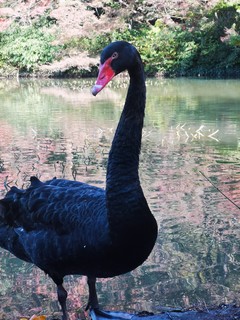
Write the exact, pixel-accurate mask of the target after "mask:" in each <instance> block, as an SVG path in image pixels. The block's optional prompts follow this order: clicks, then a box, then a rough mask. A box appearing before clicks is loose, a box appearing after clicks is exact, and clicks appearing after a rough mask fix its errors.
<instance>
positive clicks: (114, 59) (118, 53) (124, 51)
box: [92, 41, 140, 96]
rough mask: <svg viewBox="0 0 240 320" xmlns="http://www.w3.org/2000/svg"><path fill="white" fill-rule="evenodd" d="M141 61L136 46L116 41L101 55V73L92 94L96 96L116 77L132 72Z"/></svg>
mask: <svg viewBox="0 0 240 320" xmlns="http://www.w3.org/2000/svg"><path fill="white" fill-rule="evenodd" d="M138 59H140V56H139V53H138V51H137V50H136V48H135V47H134V46H132V45H131V44H130V43H128V42H126V41H116V42H112V43H110V44H109V45H108V46H107V47H105V48H104V49H103V51H102V53H101V58H100V66H99V73H98V77H97V81H96V83H95V85H94V86H93V87H92V94H93V95H94V96H96V95H97V94H98V93H99V92H100V91H101V90H102V89H103V88H104V87H105V86H106V85H107V84H108V82H109V81H111V80H112V78H113V77H114V76H116V75H117V74H119V73H121V72H123V71H124V70H130V69H131V68H132V67H133V66H134V65H135V63H136V61H137V60H138Z"/></svg>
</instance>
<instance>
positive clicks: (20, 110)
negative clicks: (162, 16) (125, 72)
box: [0, 79, 240, 319]
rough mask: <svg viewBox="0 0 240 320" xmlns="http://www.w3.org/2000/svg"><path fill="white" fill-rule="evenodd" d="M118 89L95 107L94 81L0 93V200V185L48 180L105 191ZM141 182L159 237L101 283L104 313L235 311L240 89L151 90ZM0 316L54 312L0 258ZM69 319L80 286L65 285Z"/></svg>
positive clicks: (29, 271) (221, 85) (34, 283)
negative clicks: (145, 255)
mask: <svg viewBox="0 0 240 320" xmlns="http://www.w3.org/2000/svg"><path fill="white" fill-rule="evenodd" d="M127 83H128V82H127V80H122V79H121V80H116V81H115V82H113V84H112V85H111V86H108V87H107V88H105V90H104V91H103V92H101V93H100V94H99V95H98V96H97V97H93V96H91V94H90V87H91V85H92V84H93V80H45V81H38V80H34V81H29V80H24V81H20V82H18V81H15V80H11V81H10V80H2V81H1V82H0V101H1V102H0V196H1V197H2V196H4V194H5V192H6V190H5V187H4V182H5V185H9V186H12V185H17V186H18V187H24V188H25V187H27V186H28V185H29V177H30V176H31V175H36V176H38V177H39V178H40V179H42V180H45V179H49V178H52V177H54V176H56V177H58V178H67V179H76V180H79V181H83V182H87V183H91V184H94V185H97V186H99V187H102V188H104V187H105V175H106V164H107V159H108V151H109V148H110V145H111V141H112V138H113V134H114V131H115V128H116V125H117V122H118V120H119V117H120V113H121V110H122V105H123V103H124V100H125V95H126V90H127ZM147 91H148V96H147V108H146V117H145V126H144V130H143V143H142V154H141V161H140V167H139V169H140V177H141V182H142V187H143V189H144V192H145V196H146V198H147V200H148V203H149V205H150V207H151V210H152V212H153V213H154V215H155V217H156V219H157V221H158V225H159V236H158V239H157V243H156V246H155V248H154V250H153V252H152V254H151V255H150V257H149V259H148V260H147V261H146V262H145V263H144V264H143V265H142V266H141V267H139V268H137V269H136V270H134V271H132V272H131V273H128V274H126V275H122V276H119V277H116V278H113V279H104V280H99V282H98V292H99V299H100V304H101V305H102V306H104V307H105V308H106V309H118V310H125V311H132V310H135V311H141V310H147V311H152V312H156V311H157V309H158V307H159V306H173V307H189V306H193V305H197V306H205V305H207V306H211V305H215V304H220V303H232V302H235V301H239V298H240V297H239V295H240V294H239V291H240V279H239V272H240V225H239V222H240V211H239V208H237V207H236V206H234V205H233V204H232V203H231V202H230V201H228V200H227V199H226V198H225V197H224V196H223V195H222V194H221V193H220V192H219V191H218V190H217V189H216V188H214V187H213V186H212V185H211V184H210V182H209V181H208V180H207V179H206V178H205V177H204V176H203V175H202V174H201V172H202V173H203V174H204V175H205V176H206V177H207V178H208V179H210V181H212V183H214V184H215V185H216V187H217V188H219V189H220V190H221V191H222V192H223V193H224V194H225V195H226V196H227V197H229V198H230V199H231V200H232V201H234V202H235V203H236V205H238V206H240V199H239V189H240V183H239V180H240V153H239V148H240V112H239V111H240V81H238V80H201V79H192V80H186V79H176V80H148V82H147ZM0 256H1V257H0V258H1V264H0V268H1V273H0V281H1V292H0V301H1V311H2V312H3V313H5V314H6V315H7V319H16V318H17V317H20V315H28V316H30V315H32V314H33V313H36V312H38V311H39V312H41V313H45V314H51V313H53V312H54V311H58V310H59V309H58V305H57V302H56V288H55V285H54V284H53V283H52V281H51V280H50V279H49V278H48V277H46V276H45V275H44V273H43V272H42V271H40V270H38V269H37V268H35V267H33V266H32V265H30V264H26V263H23V262H22V261H20V260H18V259H16V258H15V257H13V256H12V255H10V254H9V253H7V252H5V251H4V250H1V251H0ZM65 284H66V289H67V290H68V291H69V309H70V310H71V313H72V316H73V318H74V312H75V310H77V309H79V308H82V307H83V306H84V304H86V302H87V298H88V297H87V294H88V293H87V286H86V279H85V278H84V277H76V276H68V277H66V279H65Z"/></svg>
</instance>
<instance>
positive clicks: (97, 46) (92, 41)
mask: <svg viewBox="0 0 240 320" xmlns="http://www.w3.org/2000/svg"><path fill="white" fill-rule="evenodd" d="M109 42H111V37H110V34H108V33H106V34H105V35H93V36H92V37H79V38H72V39H70V40H69V41H68V42H66V43H65V44H64V48H65V49H67V48H77V49H78V50H80V51H87V52H89V53H90V54H91V55H96V54H98V53H99V52H100V51H101V50H102V48H104V47H105V46H106V45H108V44H109Z"/></svg>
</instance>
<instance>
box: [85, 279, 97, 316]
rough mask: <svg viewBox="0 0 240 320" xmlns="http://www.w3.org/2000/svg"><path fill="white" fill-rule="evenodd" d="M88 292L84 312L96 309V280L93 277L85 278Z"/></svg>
mask: <svg viewBox="0 0 240 320" xmlns="http://www.w3.org/2000/svg"><path fill="white" fill-rule="evenodd" d="M87 284H88V290H89V298H88V303H87V306H86V309H85V310H88V309H98V308H99V304H98V297H97V291H96V278H95V277H88V278H87Z"/></svg>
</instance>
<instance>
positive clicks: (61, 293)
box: [57, 283, 68, 320]
mask: <svg viewBox="0 0 240 320" xmlns="http://www.w3.org/2000/svg"><path fill="white" fill-rule="evenodd" d="M57 295H58V302H59V303H60V306H61V308H62V313H63V316H62V320H67V319H68V315H67V304H66V300H67V291H66V290H65V289H64V287H63V285H62V283H61V284H58V286H57Z"/></svg>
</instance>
